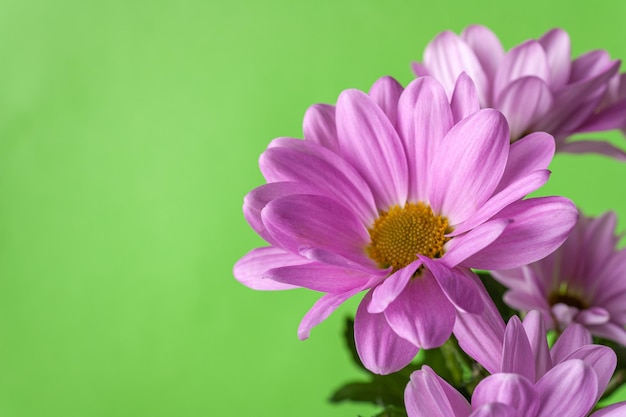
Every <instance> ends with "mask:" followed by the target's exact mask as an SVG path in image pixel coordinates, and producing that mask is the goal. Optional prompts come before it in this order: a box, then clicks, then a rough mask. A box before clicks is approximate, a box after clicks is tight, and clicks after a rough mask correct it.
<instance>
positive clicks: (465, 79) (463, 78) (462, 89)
mask: <svg viewBox="0 0 626 417" xmlns="http://www.w3.org/2000/svg"><path fill="white" fill-rule="evenodd" d="M450 108H451V109H452V117H453V119H454V123H458V122H459V121H460V120H462V119H465V118H466V117H467V116H469V115H471V114H473V113H476V112H477V111H478V110H480V102H479V101H478V91H476V86H475V85H474V82H473V81H472V79H471V78H470V77H469V75H467V74H466V73H465V72H462V73H461V75H459V78H458V79H457V80H456V85H455V86H454V91H453V93H452V99H451V100H450Z"/></svg>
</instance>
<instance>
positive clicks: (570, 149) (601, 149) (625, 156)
mask: <svg viewBox="0 0 626 417" xmlns="http://www.w3.org/2000/svg"><path fill="white" fill-rule="evenodd" d="M559 152H565V153H577V154H580V153H595V154H598V155H605V156H608V157H611V158H615V159H617V160H618V161H626V152H624V151H623V150H621V149H619V148H617V147H615V146H613V145H612V144H610V143H609V142H603V141H600V140H577V141H573V142H565V143H564V144H563V145H560V146H559Z"/></svg>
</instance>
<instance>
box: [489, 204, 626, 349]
mask: <svg viewBox="0 0 626 417" xmlns="http://www.w3.org/2000/svg"><path fill="white" fill-rule="evenodd" d="M616 224H617V218H616V216H615V213H614V212H607V213H605V214H603V215H602V216H599V217H587V216H584V215H581V216H580V219H579V221H578V223H577V224H576V227H575V228H574V229H573V230H572V233H571V234H570V236H569V237H568V238H567V240H566V241H565V243H564V244H563V246H561V247H560V248H559V249H558V250H556V251H555V252H554V253H552V254H551V255H549V256H547V257H546V258H544V259H542V260H540V261H537V262H534V263H532V264H530V265H527V266H523V267H520V268H515V269H510V270H501V271H494V272H493V276H494V277H495V278H496V279H497V280H498V281H500V282H501V283H502V284H504V285H505V286H506V287H507V288H509V290H508V291H507V292H506V294H505V295H504V300H505V301H506V302H507V304H509V305H510V306H512V307H514V308H516V309H519V310H522V311H529V310H531V309H536V310H539V311H541V312H542V314H543V316H544V319H545V320H546V323H547V324H548V326H549V327H550V328H555V329H558V330H563V329H565V327H567V326H568V325H569V324H570V323H574V322H575V323H580V324H582V325H584V326H585V327H587V329H589V331H591V333H593V334H594V335H596V336H600V337H605V338H607V339H611V340H614V341H616V342H618V343H621V344H623V345H626V330H625V329H624V326H625V325H626V250H625V249H618V248H617V244H618V242H619V239H620V237H621V236H618V235H616V234H615V228H616Z"/></svg>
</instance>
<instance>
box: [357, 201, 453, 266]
mask: <svg viewBox="0 0 626 417" xmlns="http://www.w3.org/2000/svg"><path fill="white" fill-rule="evenodd" d="M368 230H369V234H370V244H369V245H368V246H367V249H366V250H367V254H368V256H369V257H370V258H372V259H373V260H374V261H376V263H377V264H378V266H380V267H381V268H389V267H392V268H393V270H394V271H397V270H398V269H401V268H404V267H405V266H407V265H408V264H410V263H411V262H413V261H415V260H416V259H417V254H420V255H424V256H428V257H429V258H440V257H441V256H443V252H444V250H443V245H444V244H445V243H446V242H447V241H448V240H450V238H449V237H446V236H445V234H446V233H449V232H450V231H451V230H450V229H449V228H448V219H446V218H445V217H442V216H436V215H435V214H434V213H433V211H432V209H431V208H430V206H429V205H428V204H424V203H421V202H418V203H415V204H414V203H407V204H405V205H404V207H400V206H393V207H391V208H390V209H389V210H388V211H383V212H382V213H380V215H379V216H378V218H377V219H376V221H375V222H374V224H373V225H372V227H370V228H369V229H368Z"/></svg>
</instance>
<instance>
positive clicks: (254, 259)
mask: <svg viewBox="0 0 626 417" xmlns="http://www.w3.org/2000/svg"><path fill="white" fill-rule="evenodd" d="M305 263H307V260H306V259H304V258H303V257H301V256H298V255H294V254H293V253H289V252H286V251H284V250H283V249H280V248H275V247H273V246H269V247H264V248H256V249H252V250H251V251H250V252H248V253H247V254H246V255H244V256H243V257H242V258H241V259H240V260H238V261H237V263H236V264H235V267H234V268H233V275H235V278H236V279H237V281H239V282H241V283H242V284H243V285H245V286H246V287H249V288H252V289H253V290H268V291H273V290H289V289H292V288H297V286H296V285H289V284H284V283H281V282H276V281H273V280H271V279H264V278H263V274H264V273H265V271H267V270H268V269H272V268H276V267H279V266H286V265H301V264H305Z"/></svg>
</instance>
